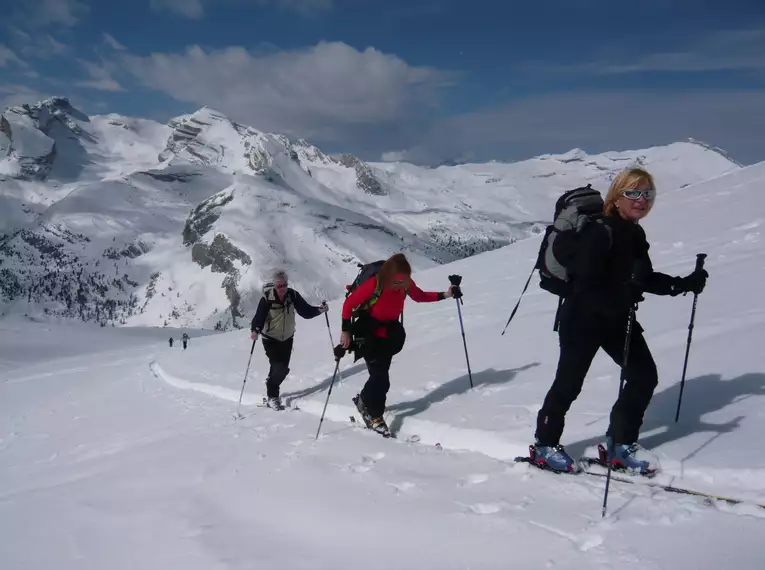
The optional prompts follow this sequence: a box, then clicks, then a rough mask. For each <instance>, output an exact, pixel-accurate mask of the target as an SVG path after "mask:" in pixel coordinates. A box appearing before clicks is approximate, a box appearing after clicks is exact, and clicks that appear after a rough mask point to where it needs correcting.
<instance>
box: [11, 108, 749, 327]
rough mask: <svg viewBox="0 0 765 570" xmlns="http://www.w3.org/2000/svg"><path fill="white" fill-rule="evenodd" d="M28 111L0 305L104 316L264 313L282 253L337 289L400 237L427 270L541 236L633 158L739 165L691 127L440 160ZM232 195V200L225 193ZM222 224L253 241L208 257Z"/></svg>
mask: <svg viewBox="0 0 765 570" xmlns="http://www.w3.org/2000/svg"><path fill="white" fill-rule="evenodd" d="M29 109H31V110H25V108H16V110H9V111H8V112H6V113H5V116H6V117H8V120H9V122H11V123H13V124H12V127H13V133H12V140H11V144H12V145H13V146H14V148H15V147H16V145H17V144H21V145H22V146H23V147H25V148H26V147H30V148H32V147H34V144H33V143H35V144H37V143H39V144H38V147H39V148H38V147H34V152H32V151H29V152H31V153H32V154H34V155H35V157H36V158H35V160H38V159H40V160H39V164H40V165H41V166H40V170H39V171H38V172H37V174H34V175H33V174H30V173H26V174H23V175H22V171H21V162H20V159H19V156H17V153H16V151H13V152H11V154H10V155H9V156H7V157H5V158H0V178H2V184H0V232H1V233H0V240H3V241H2V242H1V243H3V244H4V246H3V247H4V251H2V254H1V255H2V258H0V260H1V261H3V263H4V265H3V267H4V268H5V269H8V271H10V272H12V273H13V274H14V275H13V279H15V281H14V282H13V284H14V286H13V287H11V288H9V290H13V294H12V295H9V294H3V293H0V315H2V314H5V315H9V314H11V315H19V316H20V315H25V314H27V315H32V316H35V317H43V316H44V315H45V314H44V313H43V311H44V310H46V309H47V310H48V314H55V315H59V316H60V315H67V316H69V317H71V318H74V319H80V320H94V319H98V320H100V321H102V322H104V321H105V322H106V324H107V325H109V326H110V325H111V324H112V323H115V324H118V325H127V326H136V327H146V326H149V327H153V326H164V325H165V324H167V325H168V326H175V327H192V328H213V327H216V326H217V327H219V328H223V329H226V330H228V329H231V328H236V327H241V326H246V319H244V318H243V317H241V316H237V315H240V314H245V315H246V314H249V313H251V312H252V311H253V310H254V308H255V306H256V303H257V302H258V300H259V297H260V290H261V288H262V285H263V283H264V282H265V281H266V280H268V278H269V274H270V272H271V270H272V269H273V268H275V267H282V266H283V267H285V268H286V269H287V270H288V271H289V273H290V275H291V281H292V283H293V284H294V285H295V286H296V287H298V288H300V289H301V290H303V291H305V294H306V296H307V298H308V299H309V300H310V301H311V302H319V301H320V300H322V299H325V298H334V297H337V296H338V295H341V294H342V293H343V291H344V286H345V285H346V284H347V283H349V282H350V281H351V280H352V279H353V278H354V276H355V274H356V272H357V263H359V262H362V263H366V262H369V261H375V260H377V259H382V258H386V257H388V256H389V255H390V254H392V253H394V252H396V251H405V252H406V253H407V254H408V255H409V256H410V258H411V260H412V263H413V265H414V267H415V268H416V269H417V270H424V269H428V268H431V267H434V266H437V265H439V264H442V263H446V262H451V261H454V260H456V259H460V258H464V257H467V256H469V255H472V254H474V253H479V252H482V251H486V250H491V249H496V248H499V247H502V246H504V245H507V244H509V243H512V242H514V241H516V240H522V239H525V238H528V237H529V236H536V235H538V233H539V232H540V231H541V229H542V228H543V227H544V225H546V223H547V222H548V221H549V218H550V215H551V211H552V204H553V203H554V201H555V199H556V198H557V197H558V196H559V195H560V194H561V193H562V192H563V191H565V190H568V189H570V188H572V186H574V185H576V186H578V185H581V184H585V183H592V184H593V186H594V187H595V188H598V189H599V190H601V191H605V190H606V189H607V187H608V184H609V181H610V179H611V178H612V177H613V175H614V174H615V173H616V172H618V171H619V170H621V169H622V168H624V167H626V166H628V165H631V164H643V165H646V166H647V167H648V168H649V169H650V171H651V172H652V173H653V174H654V175H655V176H656V180H657V184H658V186H659V190H660V192H661V194H662V196H664V195H669V194H671V193H674V192H677V191H678V190H679V189H681V188H682V187H684V186H687V185H688V184H693V183H696V182H700V181H702V180H705V179H708V178H710V177H713V176H718V175H720V174H723V173H726V172H734V171H737V170H739V169H740V166H739V165H738V164H736V163H735V162H733V161H732V160H730V159H728V158H726V157H725V156H724V155H723V154H722V153H721V152H720V151H717V150H715V149H713V148H712V147H709V146H708V145H704V144H702V143H696V142H679V143H675V144H671V145H667V146H663V147H656V148H650V149H643V150H630V151H622V152H610V153H604V154H600V155H588V154H587V153H586V152H584V151H583V150H580V149H576V150H575V151H571V152H569V153H566V154H564V155H544V156H540V157H536V158H533V159H530V160H526V161H522V162H518V163H512V164H502V163H487V164H465V165H459V166H454V167H445V166H443V167H439V168H435V169H430V168H421V167H417V166H414V165H410V164H406V163H397V164H390V163H365V162H363V161H361V160H359V159H357V158H355V157H352V156H347V155H344V156H342V157H330V156H327V155H326V154H324V153H323V152H322V151H321V150H320V149H318V148H316V147H315V146H312V145H311V144H309V143H307V142H305V141H302V140H298V141H290V140H289V139H288V138H287V137H284V136H282V135H279V134H272V133H264V132H261V131H258V130H257V129H255V128H253V127H250V126H246V125H240V124H237V123H235V122H233V121H231V120H230V119H228V118H227V117H226V116H225V115H223V114H221V113H220V112H218V111H215V110H214V109H211V108H207V107H205V108H202V109H200V110H198V111H196V112H195V113H191V114H189V115H184V116H181V117H177V118H175V119H173V120H171V121H170V122H169V124H168V125H162V124H159V123H156V122H154V121H150V120H146V119H138V118H132V117H123V116H119V115H115V114H107V115H100V116H92V117H88V116H86V115H84V114H82V113H80V112H79V111H77V110H76V109H74V108H72V107H71V105H70V104H69V103H68V101H66V100H64V99H61V98H56V99H51V100H47V101H43V102H40V103H38V104H36V105H32V106H31V107H29ZM24 113H28V114H24ZM32 116H34V117H37V118H36V119H35V120H33V119H32ZM51 117H56V120H55V121H54V120H52V119H51ZM35 121H37V122H38V123H40V125H42V126H40V128H43V126H44V130H45V131H46V133H47V134H43V132H42V131H41V130H36V129H35V126H34V123H35ZM22 123H23V124H24V125H26V126H25V127H24V128H20V127H19V128H17V124H22ZM27 123H28V124H27ZM27 137H31V138H29V140H27ZM17 139H18V140H17ZM54 142H55V146H54V147H53V148H54V150H55V153H54V155H53V156H52V158H51V159H50V161H45V160H42V159H41V157H40V156H38V155H41V154H42V155H45V156H47V154H46V153H47V152H49V151H50V149H51V145H53V143H54ZM42 143H45V144H44V145H43V144H42ZM48 170H49V172H48ZM221 196H225V197H227V198H231V199H230V200H228V201H227V202H225V203H221V204H219V205H218V206H217V207H212V205H211V204H210V200H211V199H213V200H214V199H215V198H217V197H221ZM662 199H663V198H662ZM207 206H210V207H209V208H206V207H207ZM200 210H201V211H210V212H211V214H212V215H211V216H210V218H209V219H206V218H205V217H204V216H200V215H198V214H195V212H198V211H200ZM190 222H193V224H192V225H194V227H196V228H197V229H198V232H197V235H194V236H192V238H191V239H187V237H188V235H189V234H188V232H187V231H185V230H186V228H187V224H188V223H190ZM218 236H222V237H223V238H225V240H226V241H225V242H224V243H225V244H226V245H227V246H228V245H229V244H230V245H231V246H233V247H235V248H236V249H237V250H238V252H240V253H237V254H236V256H234V257H232V259H233V261H231V262H230V264H226V263H220V262H221V260H220V259H218V262H219V263H218V264H216V265H213V264H209V263H208V264H206V265H205V264H204V263H203V262H202V258H203V257H204V255H203V253H204V252H205V251H209V250H206V249H205V248H210V247H211V246H212V244H213V243H214V240H215V239H216V238H217V237H218ZM218 239H219V242H220V241H221V239H220V238H218ZM6 248H7V249H6ZM139 251H140V253H136V252H139ZM51 252H53V253H51ZM123 252H128V253H129V255H123ZM208 257H210V256H208ZM247 260H249V262H248V261H247ZM115 280H116V281H117V282H118V284H115ZM94 282H95V283H97V285H98V286H97V287H96V286H93V285H91V286H90V288H87V290H86V288H85V285H87V284H92V283H94ZM39 283H46V286H44V287H39V286H38V285H37V284H39ZM84 284H85V285H84ZM16 285H17V286H16ZM0 290H2V289H0ZM82 291H84V293H82ZM152 291H154V292H155V293H156V294H151V292H152ZM81 293H82V295H81ZM233 293H235V294H233ZM77 299H84V301H83V302H79V301H77ZM232 299H235V300H237V301H238V304H237V303H235V302H234V301H232ZM114 303H120V304H119V305H118V306H117V308H116V309H115V310H111V309H107V307H109V306H110V305H112V304H114Z"/></svg>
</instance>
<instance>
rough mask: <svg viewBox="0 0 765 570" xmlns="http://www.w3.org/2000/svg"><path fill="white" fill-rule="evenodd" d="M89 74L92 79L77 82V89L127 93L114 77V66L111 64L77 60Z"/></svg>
mask: <svg viewBox="0 0 765 570" xmlns="http://www.w3.org/2000/svg"><path fill="white" fill-rule="evenodd" d="M77 61H78V62H79V63H80V65H82V66H83V67H84V68H85V70H86V71H87V72H88V75H89V76H90V79H86V80H81V81H76V82H75V83H74V85H76V86H77V87H86V88H88V89H97V90H99V91H112V92H117V91H125V89H124V88H123V87H122V85H120V84H119V83H118V82H117V81H116V80H115V79H114V78H113V77H112V71H113V68H114V64H113V63H111V62H106V61H103V62H102V63H100V64H98V63H94V62H92V61H87V60H84V59H78V60H77Z"/></svg>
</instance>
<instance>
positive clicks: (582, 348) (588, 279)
mask: <svg viewBox="0 0 765 570" xmlns="http://www.w3.org/2000/svg"><path fill="white" fill-rule="evenodd" d="M655 198H656V187H655V185H654V180H653V177H652V176H651V175H650V174H649V173H648V172H646V171H645V170H643V169H640V168H630V169H627V170H625V171H623V172H622V173H620V174H619V175H618V176H617V177H616V178H615V179H614V180H613V182H612V183H611V187H610V189H609V191H608V194H607V195H606V199H605V203H604V212H603V213H604V218H603V222H604V223H590V224H588V225H587V226H586V227H585V228H584V229H583V230H582V233H581V235H580V236H579V237H578V240H579V242H578V245H577V248H578V249H577V251H578V254H577V256H576V258H575V259H574V261H573V262H572V266H571V267H570V268H569V270H570V274H571V282H572V290H571V293H570V294H568V295H567V296H566V298H565V300H564V301H563V304H562V306H561V308H560V313H559V317H560V321H559V331H558V334H559V340H560V356H559V360H558V369H557V372H556V375H555V380H554V381H553V384H552V386H551V388H550V390H549V392H548V393H547V396H546V397H545V399H544V403H543V404H542V408H541V409H540V410H539V414H538V416H537V428H536V433H535V439H536V441H535V444H534V446H533V448H532V454H531V455H532V459H533V460H534V461H535V462H536V463H537V464H538V465H540V466H543V467H548V468H550V469H553V470H555V471H563V472H573V471H577V470H578V468H577V466H576V464H575V462H574V460H573V459H572V458H571V456H570V455H569V454H568V453H566V450H565V449H564V447H563V446H562V445H560V438H561V435H562V433H563V426H564V422H565V416H566V412H568V410H569V407H570V406H571V404H572V403H573V402H574V400H576V398H577V396H578V395H579V392H580V391H581V389H582V384H583V383H584V378H585V376H586V375H587V371H588V370H589V368H590V364H591V363H592V360H593V358H594V357H595V354H596V353H597V351H598V349H599V348H602V349H603V350H604V351H605V352H606V353H607V354H608V355H609V356H610V357H611V358H612V359H613V360H614V361H615V362H616V363H617V364H619V365H622V360H623V356H624V355H623V352H624V344H625V336H626V328H627V319H628V315H629V313H630V309H631V308H632V307H635V308H637V303H639V302H640V301H643V297H642V293H652V294H654V295H671V296H675V295H678V294H680V293H686V292H693V293H701V291H702V290H703V289H704V286H705V284H706V278H707V277H708V274H707V272H706V271H705V270H703V269H702V270H700V271H698V272H696V271H694V272H693V273H691V274H690V275H688V276H686V277H682V278H681V277H671V276H669V275H666V274H664V273H659V272H657V271H654V270H653V266H652V265H651V259H650V257H649V255H648V248H649V245H648V242H647V240H646V235H645V232H644V230H643V228H642V227H641V226H640V225H639V222H640V220H641V219H643V218H644V217H645V216H647V215H648V213H649V212H650V211H651V208H652V207H653V205H654V203H655ZM657 383H658V375H657V371H656V364H655V363H654V360H653V357H652V356H651V352H650V350H649V349H648V345H647V344H646V341H645V338H644V337H643V328H642V327H641V326H640V324H639V323H638V322H636V321H635V322H634V323H633V328H632V336H631V341H630V347H629V357H628V359H627V366H626V369H625V385H624V389H623V391H622V393H621V395H620V397H619V398H618V399H617V401H616V403H615V404H614V406H613V408H612V410H611V417H610V425H609V427H608V430H607V432H606V436H607V445H606V448H607V449H608V456H607V460H608V461H611V462H612V464H613V465H614V466H615V467H617V468H619V467H621V468H626V469H628V470H632V471H637V472H639V473H641V474H650V473H652V472H654V471H655V470H656V468H657V465H655V459H654V458H652V457H651V455H652V454H650V453H646V452H645V450H644V449H643V448H642V447H641V446H640V445H639V444H638V433H639V431H640V426H641V425H642V423H643V416H644V414H645V411H646V408H648V404H649V402H650V401H651V397H652V396H653V392H654V389H655V388H656V385H657ZM612 440H613V441H612ZM611 443H613V444H614V452H613V456H612V455H611Z"/></svg>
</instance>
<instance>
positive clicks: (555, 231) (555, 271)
mask: <svg viewBox="0 0 765 570" xmlns="http://www.w3.org/2000/svg"><path fill="white" fill-rule="evenodd" d="M603 205H604V204H603V197H602V196H601V195H600V192H598V191H597V190H595V189H594V188H593V187H592V185H591V184H588V185H587V186H582V187H580V188H575V189H573V190H568V191H567V192H565V193H564V194H563V195H562V196H561V197H560V198H558V200H557V201H556V202H555V214H554V215H553V223H552V224H550V225H549V226H547V228H546V229H545V235H544V237H543V238H542V243H541V244H540V246H539V253H538V255H537V261H536V264H535V265H534V268H533V269H532V270H531V274H530V275H529V278H528V279H527V280H526V285H525V286H524V287H523V291H522V292H521V298H519V299H518V303H516V305H515V308H514V309H513V311H512V313H510V318H509V319H507V324H506V325H505V329H504V330H503V331H502V334H505V331H506V330H507V326H508V325H509V324H510V321H511V320H513V317H514V316H515V313H516V311H517V310H518V307H519V306H520V304H521V299H522V298H523V294H524V293H525V292H526V289H528V287H529V283H530V282H531V277H532V276H533V275H534V271H536V270H537V269H538V270H539V286H540V287H541V288H542V289H544V290H545V291H548V292H550V293H552V294H553V295H557V296H558V308H559V309H560V304H561V303H562V302H563V299H564V298H565V297H566V295H568V294H569V293H570V291H571V275H570V274H569V270H568V264H569V263H571V261H572V260H573V259H574V257H575V255H576V251H577V247H578V245H579V244H578V242H579V239H578V238H579V235H580V234H581V232H582V230H583V229H584V227H585V226H586V225H587V224H589V223H592V222H594V223H601V224H602V223H603ZM605 227H606V228H607V229H608V230H609V236H610V235H611V232H610V228H609V227H608V226H605ZM557 325H558V315H557V314H556V316H555V326H554V327H553V329H554V330H557Z"/></svg>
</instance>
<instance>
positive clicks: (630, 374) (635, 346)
mask: <svg viewBox="0 0 765 570" xmlns="http://www.w3.org/2000/svg"><path fill="white" fill-rule="evenodd" d="M626 333H627V319H626V318H625V319H624V323H623V325H621V324H620V326H617V325H616V324H614V325H611V326H603V324H602V323H601V324H600V326H598V324H596V323H591V322H589V323H581V322H577V321H576V320H575V319H570V318H569V319H564V318H561V322H560V328H559V332H558V334H559V339H560V357H559V360H558V370H557V372H556V374H555V380H554V381H553V384H552V386H551V387H550V390H549V391H548V392H547V396H546V397H545V400H544V403H543V404H542V409H541V410H539V414H538V415H537V431H536V438H537V439H538V440H539V442H540V444H541V445H557V444H558V443H559V442H560V438H561V435H562V434H563V427H564V424H565V416H566V412H568V410H569V408H570V407H571V404H572V403H573V402H574V400H576V398H577V396H579V393H580V392H581V390H582V385H583V384H584V378H585V376H587V372H588V370H589V369H590V364H591V363H592V360H593V359H594V358H595V355H596V353H597V352H598V349H599V348H602V349H603V350H604V351H605V352H606V353H607V354H608V355H609V356H610V357H611V358H612V359H613V360H614V362H616V363H617V364H618V365H619V366H621V365H622V361H623V359H624V341H625V335H626ZM625 372H626V374H625V384H624V390H623V391H622V394H621V397H619V398H618V399H617V401H616V403H615V404H614V406H613V408H612V409H611V418H610V425H609V427H608V431H607V432H606V434H607V435H609V436H611V437H613V439H614V441H615V442H616V443H617V444H619V443H626V444H630V443H634V442H636V441H637V440H638V434H639V432H640V426H641V425H642V424H643V416H644V415H645V411H646V409H647V408H648V404H649V403H650V402H651V398H652V396H653V392H654V389H655V388H656V385H657V384H658V374H657V371H656V364H655V363H654V360H653V357H652V356H651V352H650V350H649V349H648V345H647V344H646V342H645V338H644V337H643V330H642V327H641V326H640V325H639V324H638V323H637V322H635V323H634V326H633V328H632V337H631V342H630V349H629V356H628V358H627V367H626V370H625ZM614 389H615V391H618V387H615V388H614ZM617 393H618V392H617Z"/></svg>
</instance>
